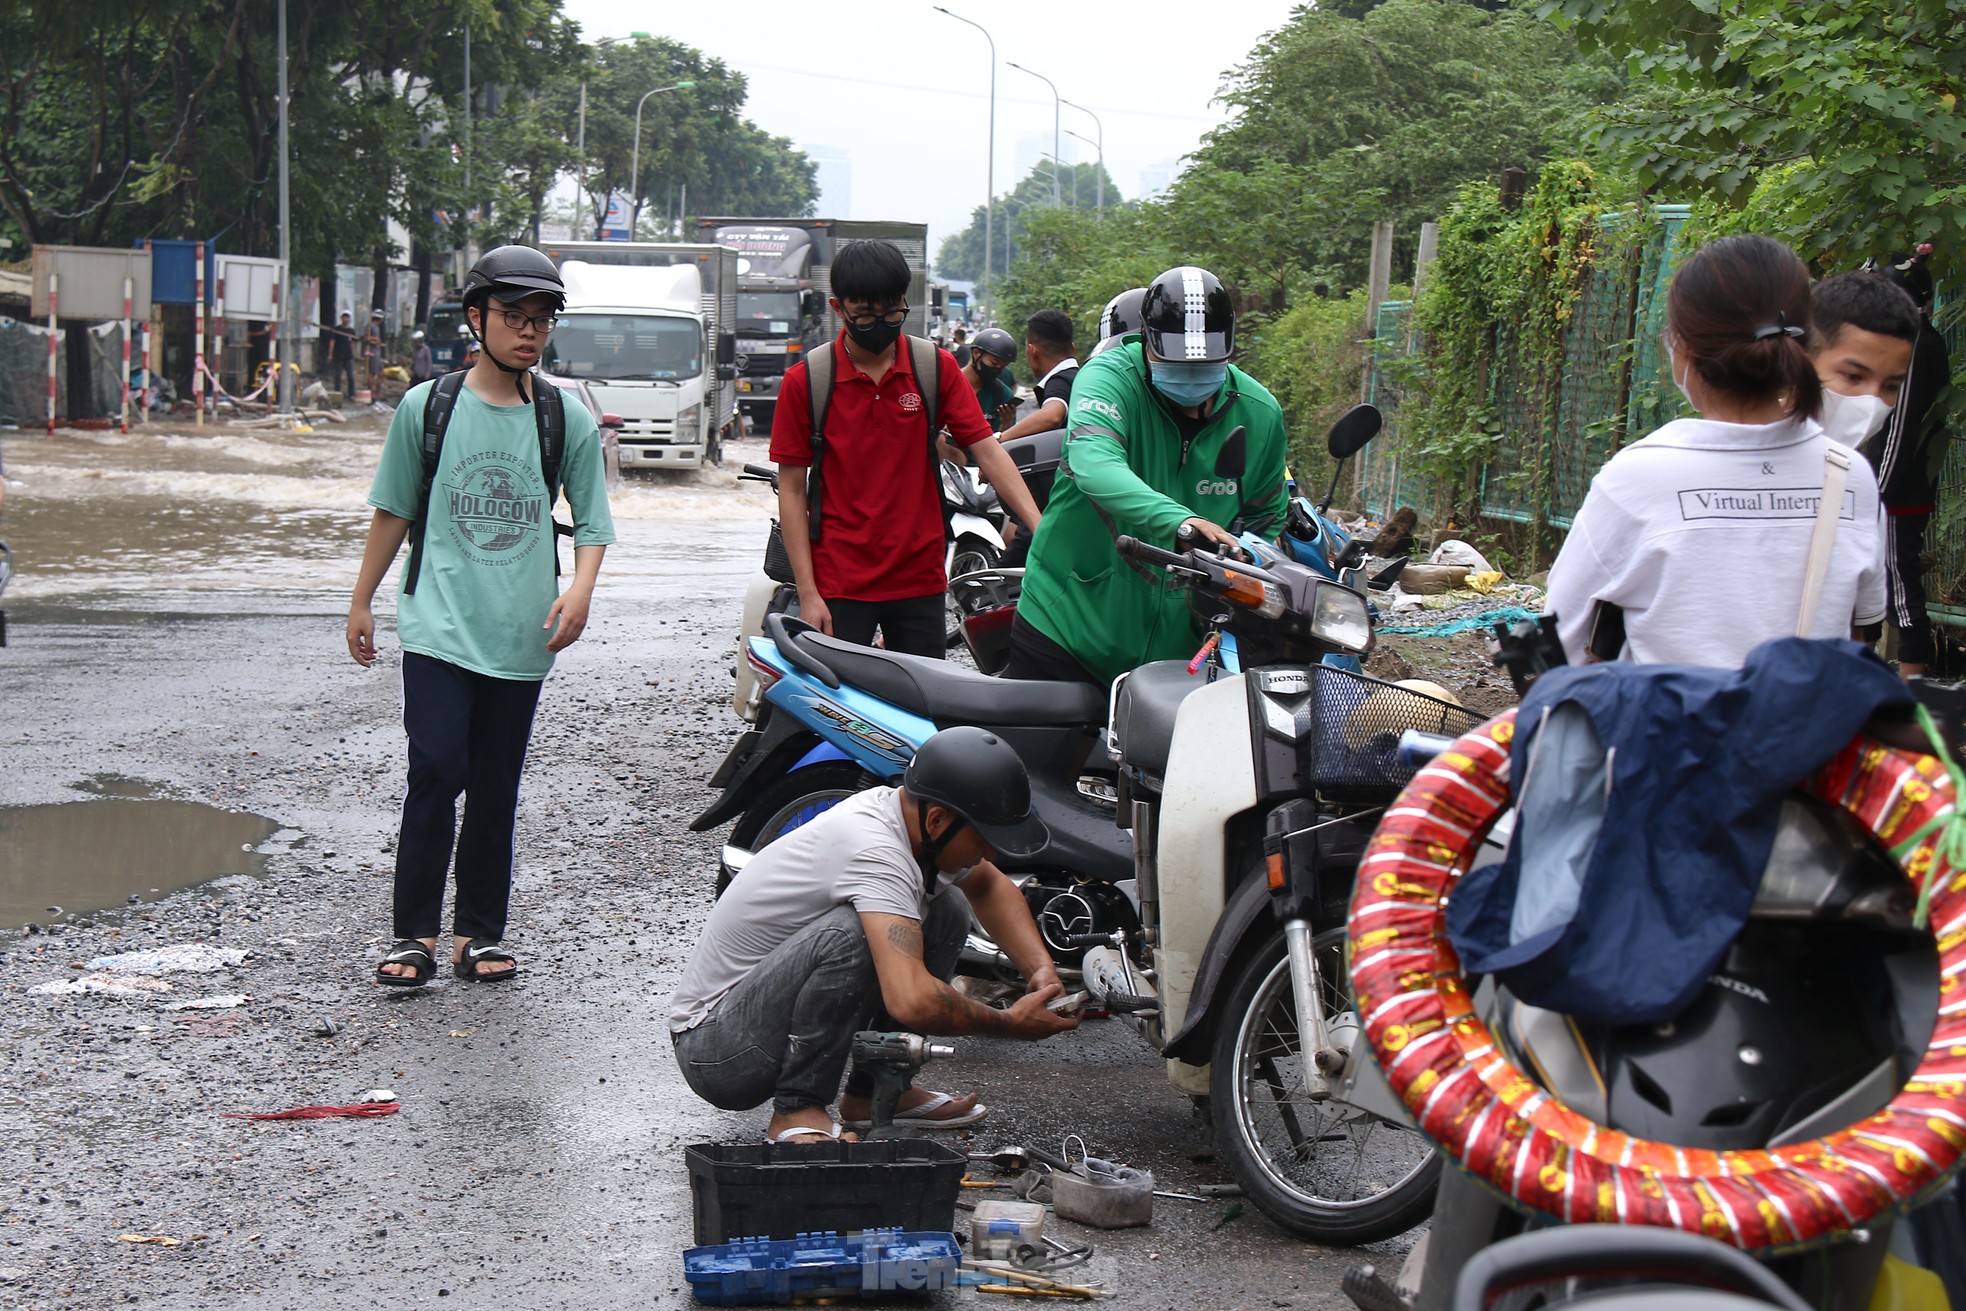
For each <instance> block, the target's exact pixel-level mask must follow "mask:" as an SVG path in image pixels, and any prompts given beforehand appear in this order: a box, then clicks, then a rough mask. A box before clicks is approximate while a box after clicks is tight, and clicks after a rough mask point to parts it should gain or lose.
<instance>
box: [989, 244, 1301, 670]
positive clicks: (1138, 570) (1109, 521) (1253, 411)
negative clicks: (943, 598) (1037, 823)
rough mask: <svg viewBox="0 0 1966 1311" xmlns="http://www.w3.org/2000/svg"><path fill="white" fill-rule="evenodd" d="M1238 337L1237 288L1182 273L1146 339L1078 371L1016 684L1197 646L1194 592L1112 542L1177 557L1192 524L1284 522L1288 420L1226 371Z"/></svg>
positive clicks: (1016, 660) (1211, 535)
mask: <svg viewBox="0 0 1966 1311" xmlns="http://www.w3.org/2000/svg"><path fill="white" fill-rule="evenodd" d="M1235 344H1236V312H1235V301H1234V299H1233V298H1232V297H1231V296H1230V294H1229V291H1228V289H1227V288H1225V287H1224V286H1223V285H1222V284H1221V282H1220V281H1219V280H1218V279H1217V278H1216V277H1215V275H1214V274H1212V273H1210V272H1209V271H1208V270H1206V269H1201V268H1195V267H1192V266H1187V267H1182V268H1174V269H1169V270H1168V271H1167V272H1165V273H1163V274H1161V275H1160V276H1159V277H1158V278H1156V279H1154V281H1153V283H1152V285H1150V286H1149V287H1148V288H1147V294H1146V296H1145V297H1144V298H1143V300H1142V302H1141V330H1140V333H1139V336H1137V337H1132V336H1129V337H1127V338H1126V339H1124V340H1123V341H1122V342H1121V343H1120V344H1119V345H1116V346H1114V347H1112V348H1111V349H1109V350H1107V351H1105V352H1104V353H1102V354H1100V355H1097V356H1095V357H1093V358H1092V359H1090V360H1088V361H1087V362H1086V364H1085V366H1084V367H1083V368H1081V369H1080V370H1079V371H1078V376H1077V377H1076V378H1075V379H1074V381H1073V384H1072V400H1071V407H1070V409H1069V411H1068V413H1067V417H1066V439H1065V458H1064V463H1063V464H1062V465H1061V466H1060V468H1059V470H1058V474H1059V476H1058V480H1057V481H1056V482H1055V483H1054V484H1053V486H1052V493H1051V500H1050V502H1049V503H1048V504H1047V505H1046V507H1045V516H1044V522H1043V523H1042V524H1041V525H1039V527H1038V532H1037V536H1036V538H1035V539H1034V540H1033V541H1032V543H1031V558H1030V563H1029V565H1028V566H1027V567H1026V569H1025V573H1024V591H1023V595H1022V597H1021V599H1020V600H1019V601H1018V604H1017V618H1016V620H1015V622H1014V623H1013V624H1012V626H1011V636H1010V662H1009V664H1008V665H1007V666H1006V668H1005V670H1004V674H1005V676H1006V677H1010V678H1047V679H1069V680H1077V681H1081V682H1088V683H1094V684H1097V685H1101V686H1104V685H1108V684H1110V683H1111V682H1112V680H1113V679H1114V678H1116V677H1118V676H1119V675H1120V674H1122V673H1125V672H1126V671H1127V670H1130V669H1134V668H1136V667H1138V666H1140V665H1142V664H1145V663H1146V662H1148V661H1150V660H1167V659H1173V658H1176V657H1179V658H1181V659H1187V658H1188V657H1189V656H1192V655H1193V654H1194V653H1195V650H1196V648H1197V647H1199V646H1200V645H1201V638H1202V634H1201V629H1200V626H1199V624H1198V622H1197V620H1196V619H1195V618H1194V616H1193V614H1192V613H1191V612H1190V611H1189V609H1188V603H1187V594H1186V593H1185V592H1184V591H1182V590H1180V589H1178V588H1176V587H1174V586H1172V585H1171V584H1170V583H1169V581H1168V579H1167V576H1166V574H1165V573H1164V572H1163V571H1161V570H1158V569H1152V568H1148V567H1146V566H1136V565H1134V564H1132V563H1130V562H1128V561H1126V560H1122V559H1121V558H1120V554H1119V552H1118V551H1117V550H1116V549H1114V545H1113V543H1114V539H1116V538H1117V537H1118V536H1120V535H1121V534H1122V533H1124V534H1128V535H1131V536H1133V537H1136V538H1138V539H1140V540H1141V541H1144V542H1149V543H1152V544H1153V545H1155V546H1159V547H1163V548H1166V549H1179V547H1180V545H1181V543H1180V542H1179V541H1178V538H1177V534H1178V533H1179V530H1180V529H1181V528H1182V526H1183V525H1188V526H1190V527H1191V528H1192V529H1193V530H1194V531H1195V532H1197V533H1199V534H1200V536H1201V537H1202V538H1204V539H1206V541H1205V542H1204V543H1202V544H1203V545H1208V544H1210V543H1213V544H1214V547H1213V548H1212V549H1220V548H1221V547H1224V546H1226V547H1228V548H1234V547H1235V537H1234V535H1233V534H1231V533H1230V532H1229V531H1228V528H1227V525H1228V524H1229V523H1230V522H1232V521H1233V520H1235V519H1237V518H1241V519H1243V521H1244V522H1245V523H1246V524H1247V525H1248V526H1249V527H1251V528H1252V529H1253V530H1255V531H1258V532H1263V533H1269V532H1271V531H1272V530H1273V528H1274V526H1276V525H1279V524H1281V522H1282V518H1283V512H1284V507H1285V504H1286V493H1285V490H1284V427H1283V411H1282V409H1281V407H1279V406H1278V405H1277V402H1276V399H1275V398H1274V397H1273V396H1271V395H1270V393H1269V392H1267V391H1265V390H1264V388H1263V385H1262V384H1261V383H1259V382H1257V381H1256V380H1255V379H1254V378H1252V377H1250V376H1249V375H1248V374H1247V373H1244V372H1243V371H1242V370H1241V369H1239V368H1237V367H1236V366H1235V365H1233V364H1231V363H1229V359H1230V357H1231V356H1232V355H1233V354H1234V353H1235Z"/></svg>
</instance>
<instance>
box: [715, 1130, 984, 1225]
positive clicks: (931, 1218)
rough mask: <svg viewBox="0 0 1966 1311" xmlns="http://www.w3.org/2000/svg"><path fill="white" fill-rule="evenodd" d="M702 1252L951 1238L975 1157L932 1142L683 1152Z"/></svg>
mask: <svg viewBox="0 0 1966 1311" xmlns="http://www.w3.org/2000/svg"><path fill="white" fill-rule="evenodd" d="M683 1161H684V1163H685V1164H686V1165H687V1166H688V1168H689V1191H690V1199H691V1202H692V1205H693V1209H694V1212H695V1219H696V1241H697V1244H698V1245H699V1246H702V1245H705V1244H709V1243H723V1242H729V1241H731V1240H733V1239H737V1238H795V1237H797V1236H798V1235H800V1234H803V1233H811V1232H814V1231H817V1230H822V1229H831V1230H834V1231H835V1232H838V1233H843V1234H844V1233H852V1232H855V1231H857V1230H862V1229H894V1228H899V1229H902V1230H904V1231H907V1232H911V1233H912V1232H924V1231H926V1232H931V1233H946V1232H948V1231H950V1230H953V1229H954V1228H955V1227H956V1194H957V1193H959V1192H961V1191H962V1178H963V1171H964V1170H965V1169H966V1168H967V1166H968V1164H969V1158H967V1157H966V1156H964V1155H963V1154H962V1153H961V1152H957V1151H952V1150H951V1149H949V1148H947V1147H944V1146H943V1145H942V1144H941V1143H937V1142H931V1141H929V1140H928V1139H925V1138H883V1139H881V1140H879V1141H878V1142H871V1143H697V1144H695V1145H693V1146H690V1147H686V1148H684V1149H683Z"/></svg>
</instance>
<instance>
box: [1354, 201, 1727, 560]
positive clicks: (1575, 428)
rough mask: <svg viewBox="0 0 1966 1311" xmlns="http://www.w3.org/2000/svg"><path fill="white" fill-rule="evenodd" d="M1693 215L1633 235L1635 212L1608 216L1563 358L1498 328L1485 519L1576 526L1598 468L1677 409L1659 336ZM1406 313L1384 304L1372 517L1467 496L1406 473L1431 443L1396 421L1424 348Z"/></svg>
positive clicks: (1365, 488)
mask: <svg viewBox="0 0 1966 1311" xmlns="http://www.w3.org/2000/svg"><path fill="white" fill-rule="evenodd" d="M1687 214H1688V209H1687V207H1686V206H1684V205H1660V206H1657V207H1655V208H1654V209H1653V211H1652V212H1651V214H1650V215H1649V219H1650V221H1649V222H1648V224H1647V225H1646V226H1645V228H1644V229H1642V230H1640V231H1637V232H1635V233H1631V234H1630V236H1629V237H1628V238H1627V237H1626V235H1625V230H1626V229H1628V228H1629V227H1630V225H1631V224H1632V222H1633V218H1632V216H1630V215H1607V216H1606V217H1605V218H1604V219H1603V220H1602V221H1601V223H1600V227H1601V229H1602V240H1601V242H1600V245H1601V247H1602V249H1603V250H1604V251H1606V252H1607V253H1606V254H1605V255H1604V256H1602V257H1601V258H1600V259H1599V261H1598V262H1597V263H1596V264H1595V265H1593V267H1592V269H1591V271H1590V273H1589V275H1588V276H1587V278H1586V279H1585V282H1584V284H1583V286H1582V287H1581V288H1580V289H1579V292H1578V295H1577V297H1576V300H1575V301H1574V302H1573V303H1572V305H1571V308H1570V317H1569V319H1568V322H1567V323H1566V325H1565V329H1564V334H1563V340H1562V343H1561V346H1560V348H1559V351H1558V354H1557V356H1556V358H1554V359H1536V358H1532V357H1531V355H1530V352H1529V351H1528V350H1527V349H1526V348H1525V347H1524V346H1523V345H1522V344H1521V343H1520V342H1519V341H1518V339H1517V336H1516V333H1515V331H1514V329H1513V327H1512V325H1508V324H1498V325H1496V329H1495V346H1494V350H1493V352H1492V356H1491V358H1492V360H1493V363H1492V365H1491V366H1490V369H1489V377H1488V396H1489V404H1490V409H1491V411H1492V413H1493V415H1494V419H1495V422H1496V424H1497V425H1498V427H1499V430H1500V438H1499V441H1498V444H1497V447H1496V452H1495V456H1494V458H1493V459H1492V460H1491V461H1490V462H1489V463H1488V465H1487V466H1486V467H1485V468H1484V469H1483V470H1482V472H1481V478H1480V508H1481V512H1482V513H1483V514H1484V515H1486V516H1489V517H1491V518H1496V519H1507V520H1512V521H1515V522H1519V523H1532V522H1537V521H1542V522H1546V523H1549V524H1553V525H1555V526H1557V527H1559V528H1567V527H1569V525H1570V521H1571V519H1572V517H1573V516H1575V514H1576V512H1577V507H1578V506H1579V505H1581V504H1583V500H1584V493H1585V492H1586V491H1588V490H1589V488H1590V480H1591V477H1592V475H1593V474H1595V473H1596V472H1597V470H1598V468H1599V467H1600V466H1601V465H1603V463H1604V462H1605V461H1606V460H1608V459H1610V458H1611V456H1612V455H1613V454H1615V453H1616V452H1617V450H1618V448H1619V446H1620V445H1622V444H1623V443H1624V442H1625V441H1626V440H1628V439H1631V438H1635V437H1638V436H1643V435H1644V434H1645V433H1647V432H1649V431H1651V430H1652V429H1653V428H1655V427H1657V426H1658V425H1659V424H1661V423H1664V422H1665V421H1666V420H1668V419H1670V418H1672V417H1673V416H1674V415H1675V414H1677V413H1678V409H1679V407H1678V400H1679V398H1678V396H1677V394H1676V393H1675V392H1674V390H1673V386H1672V380H1671V378H1670V376H1669V374H1668V371H1667V369H1666V365H1665V360H1664V355H1663V352H1662V351H1661V350H1660V347H1659V337H1660V333H1661V330H1662V329H1663V327H1664V322H1665V289H1666V286H1667V284H1668V283H1669V282H1670V280H1671V277H1672V269H1673V265H1674V263H1675V262H1676V260H1677V258H1678V254H1679V237H1680V232H1681V230H1682V228H1683V227H1684V226H1685V223H1686V219H1687ZM1410 308H1411V306H1410V305H1409V304H1408V303H1407V302H1405V301H1387V302H1386V303H1385V304H1383V305H1381V306H1380V307H1379V315H1378V321H1377V327H1378V332H1377V337H1376V340H1375V342H1374V346H1373V350H1374V368H1373V386H1372V390H1371V399H1372V401H1373V403H1374V404H1376V405H1378V406H1379V408H1380V409H1381V410H1383V411H1385V413H1386V419H1387V423H1386V436H1385V437H1384V438H1383V439H1382V440H1380V441H1379V442H1376V443H1374V445H1373V447H1372V448H1370V452H1371V453H1370V455H1369V456H1368V458H1367V459H1366V460H1364V461H1362V462H1361V464H1360V493H1361V499H1362V501H1363V503H1364V505H1365V507H1366V509H1367V511H1368V512H1370V513H1374V514H1387V513H1390V512H1391V511H1392V510H1393V509H1395V508H1396V507H1398V506H1400V505H1413V506H1416V507H1420V508H1423V509H1434V510H1437V509H1439V508H1440V507H1442V506H1444V505H1450V504H1453V503H1455V502H1456V501H1457V500H1459V499H1460V498H1459V496H1458V493H1459V490H1460V489H1458V488H1443V487H1436V486H1431V485H1427V484H1425V483H1424V482H1423V481H1421V480H1419V479H1416V478H1414V477H1413V476H1411V475H1410V473H1407V472H1406V471H1405V466H1410V464H1411V462H1412V461H1411V455H1412V451H1413V449H1414V448H1415V447H1416V445H1417V444H1418V443H1419V442H1421V441H1423V440H1424V434H1416V433H1411V432H1407V431H1404V430H1403V429H1402V425H1401V423H1400V419H1399V409H1400V405H1401V402H1402V401H1403V400H1404V399H1405V391H1406V384H1405V383H1404V381H1403V379H1404V378H1405V377H1406V376H1407V375H1408V374H1409V373H1410V367H1404V366H1405V357H1410V356H1411V355H1412V353H1413V352H1414V350H1415V349H1416V343H1415V342H1414V340H1413V339H1412V337H1411V335H1410V334H1409V333H1407V332H1406V331H1405V326H1404V325H1405V320H1406V317H1407V314H1408V311H1409V310H1410Z"/></svg>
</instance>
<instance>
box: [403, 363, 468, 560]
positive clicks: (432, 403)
mask: <svg viewBox="0 0 1966 1311" xmlns="http://www.w3.org/2000/svg"><path fill="white" fill-rule="evenodd" d="M464 374H465V370H463V369H459V370H458V371H457V372H455V373H447V374H445V375H444V376H443V377H441V378H439V379H437V381H435V382H433V383H431V384H430V390H429V391H428V392H426V393H425V394H424V397H423V487H422V488H421V490H419V491H418V492H417V495H416V518H415V519H414V520H412V521H411V523H410V559H409V563H408V564H406V565H404V566H403V594H404V595H405V596H413V595H415V593H416V580H417V576H418V575H419V574H421V573H422V572H423V532H424V526H425V524H426V523H428V521H429V519H430V489H431V487H433V486H434V485H435V484H436V481H437V462H438V460H439V459H440V458H441V457H442V456H443V453H444V431H445V429H447V428H449V427H450V426H451V411H452V410H454V409H455V408H457V390H458V388H460V387H462V386H463V385H464Z"/></svg>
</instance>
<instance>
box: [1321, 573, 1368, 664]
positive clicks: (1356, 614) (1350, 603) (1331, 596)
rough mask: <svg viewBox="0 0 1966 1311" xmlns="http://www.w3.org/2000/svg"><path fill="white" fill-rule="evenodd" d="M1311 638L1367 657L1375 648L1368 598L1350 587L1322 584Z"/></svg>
mask: <svg viewBox="0 0 1966 1311" xmlns="http://www.w3.org/2000/svg"><path fill="white" fill-rule="evenodd" d="M1311 636H1312V637H1314V638H1316V639H1317V640H1318V641H1320V642H1329V643H1330V644H1331V645H1332V646H1335V647H1339V648H1341V649H1343V650H1346V651H1352V652H1356V653H1357V654H1359V655H1364V654H1365V653H1366V652H1367V651H1368V650H1370V649H1371V646H1372V618H1371V616H1370V615H1369V614H1367V613H1366V609H1365V598H1364V597H1362V596H1360V595H1359V594H1358V593H1357V592H1354V591H1352V590H1351V589H1350V588H1349V587H1339V586H1338V585H1337V584H1335V583H1319V584H1318V589H1317V596H1316V598H1315V599H1314V600H1313V601H1312V603H1311Z"/></svg>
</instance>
